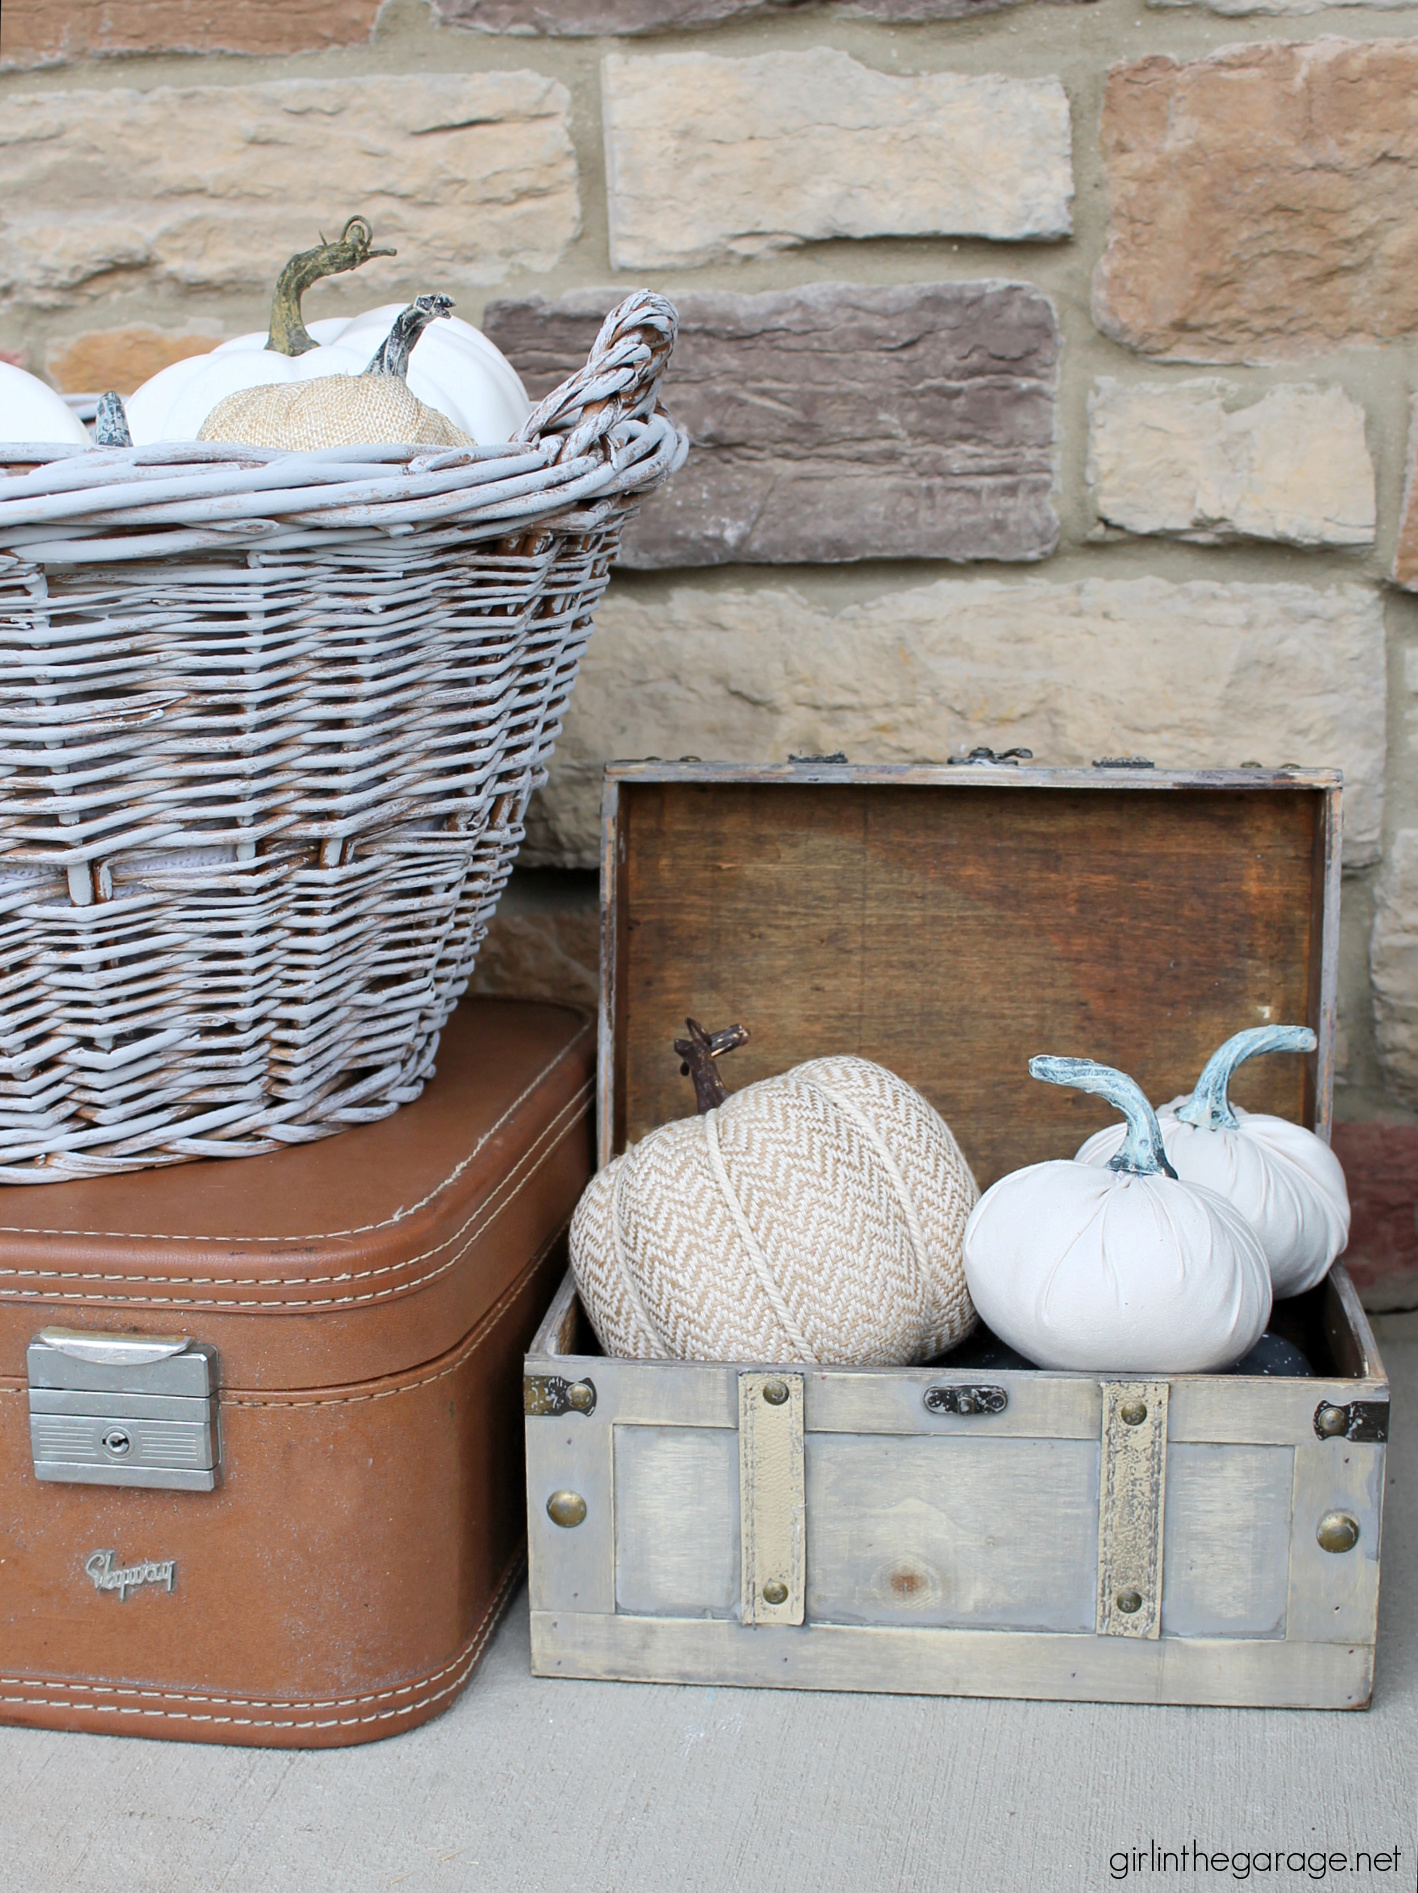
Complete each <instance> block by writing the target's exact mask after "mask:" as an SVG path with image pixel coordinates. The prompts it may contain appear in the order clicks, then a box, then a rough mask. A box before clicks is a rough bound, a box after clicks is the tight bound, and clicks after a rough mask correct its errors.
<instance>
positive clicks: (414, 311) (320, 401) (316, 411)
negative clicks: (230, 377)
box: [197, 296, 473, 452]
mask: <svg viewBox="0 0 1418 1893" xmlns="http://www.w3.org/2000/svg"><path fill="white" fill-rule="evenodd" d="M452 306H453V305H452V303H451V302H450V301H449V300H448V298H447V296H420V297H419V298H418V300H417V302H413V303H410V305H409V307H408V308H407V309H405V310H403V311H402V313H401V314H400V316H399V318H398V320H397V321H396V322H395V324H394V327H393V328H392V329H391V330H390V332H389V336H388V339H387V340H386V342H385V344H384V346H383V348H381V349H380V351H379V353H378V354H377V355H376V356H375V358H374V360H373V361H372V362H371V363H370V364H369V366H368V367H367V368H366V369H365V370H364V372H363V374H359V375H344V374H341V375H325V376H322V377H321V378H320V379H319V380H316V381H307V382H300V383H291V382H275V383H273V384H268V385H267V386H265V387H260V388H245V389H243V390H242V391H241V392H240V393H238V394H229V395H227V397H226V398H225V400H222V401H219V402H218V403H217V405H216V406H215V407H214V408H213V409H212V411H211V413H210V414H209V415H208V416H207V418H206V420H205V421H204V422H203V423H202V428H201V432H200V433H199V434H198V436H197V438H198V440H221V441H234V442H237V443H239V444H241V445H243V446H247V447H284V448H287V449H289V450H291V451H294V452H301V451H305V452H309V451H313V450H314V449H317V448H320V447H353V446H358V445H360V444H361V443H364V442H370V441H416V442H419V443H422V444H424V445H427V446H431V447H470V446H472V445H473V443H472V442H471V441H470V440H469V439H468V436H467V435H466V434H464V433H463V432H462V431H461V429H459V428H456V427H455V426H454V425H453V423H452V422H451V421H450V420H449V419H448V417H447V416H446V415H445V414H440V413H439V412H438V410H437V408H430V407H426V406H425V405H424V403H423V402H422V401H420V400H419V399H418V397H417V396H416V395H415V394H414V392H413V390H412V389H411V388H410V387H409V385H408V382H407V381H406V380H405V374H406V371H407V369H408V363H409V352H410V350H411V349H412V348H413V346H414V344H415V342H417V341H418V339H419V337H420V335H422V333H423V331H424V329H425V328H426V327H427V325H428V324H429V323H430V322H434V321H437V320H438V319H440V318H441V317H446V316H447V314H448V311H449V310H450V309H451V308H452Z"/></svg>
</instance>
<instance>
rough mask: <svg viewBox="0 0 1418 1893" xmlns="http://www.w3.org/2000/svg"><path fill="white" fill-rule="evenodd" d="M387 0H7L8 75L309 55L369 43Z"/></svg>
mask: <svg viewBox="0 0 1418 1893" xmlns="http://www.w3.org/2000/svg"><path fill="white" fill-rule="evenodd" d="M382 3H383V0H239V3H237V4H233V0H5V3H4V6H3V7H0V71H4V70H5V69H6V68H10V69H15V68H22V67H32V66H54V65H62V64H63V63H64V62H65V61H66V60H69V59H83V58H86V57H92V56H94V55H102V54H105V53H158V52H177V53H211V52H230V53H303V52H313V51H316V50H317V49H319V48H320V47H323V46H356V45H359V44H360V43H361V42H362V41H366V40H368V39H369V37H370V35H371V33H372V32H373V31H374V21H375V18H376V16H377V15H378V12H379V9H380V6H381V5H382Z"/></svg>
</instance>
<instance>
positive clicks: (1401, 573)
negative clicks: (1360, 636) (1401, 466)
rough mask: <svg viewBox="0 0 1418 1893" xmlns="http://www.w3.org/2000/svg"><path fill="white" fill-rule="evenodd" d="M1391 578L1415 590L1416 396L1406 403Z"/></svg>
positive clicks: (1417, 554) (1417, 496)
mask: <svg viewBox="0 0 1418 1893" xmlns="http://www.w3.org/2000/svg"><path fill="white" fill-rule="evenodd" d="M1393 582H1394V584H1395V585H1401V586H1403V588H1404V590H1405V591H1410V592H1412V591H1418V396H1415V397H1414V399H1413V400H1412V401H1411V402H1410V403H1409V411H1408V474H1407V478H1406V480H1405V481H1404V486H1403V511H1402V515H1401V517H1400V519H1399V526H1398V544H1397V546H1396V547H1395V548H1394V555H1393Z"/></svg>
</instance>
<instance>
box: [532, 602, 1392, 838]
mask: <svg viewBox="0 0 1418 1893" xmlns="http://www.w3.org/2000/svg"><path fill="white" fill-rule="evenodd" d="M598 619H599V624H598V629H597V631H596V635H595V636H594V637H593V638H592V640H591V644H590V648H589V650H588V652H587V655H586V658H585V661H584V664H583V667H582V674H581V679H580V682H579V683H578V684H577V687H576V694H575V696H574V697H573V699H572V703H571V709H570V713H569V714H568V716H567V719H566V726H565V730H564V733H563V735H562V738H561V741H560V743H559V744H558V747H557V753H556V756H555V759H554V760H553V762H552V766H551V781H550V783H549V785H548V787H547V788H546V790H544V791H543V792H542V794H541V795H540V796H539V797H538V798H537V800H536V801H535V802H534V804H533V809H532V811H531V816H530V820H529V827H528V846H527V847H526V848H525V849H524V851H523V857H524V859H526V860H528V861H532V860H541V861H544V862H549V863H555V864H558V865H565V866H572V865H576V866H587V867H589V866H592V865H593V864H594V863H595V861H596V858H597V842H598V810H599V801H600V775H601V768H602V765H603V764H604V763H605V762H606V761H607V760H608V759H609V758H611V757H629V756H645V755H652V756H682V755H685V754H693V755H696V756H705V757H716V758H722V759H725V760H728V761H735V762H757V761H773V762H781V761H783V760H784V759H785V758H786V757H787V756H788V755H790V754H794V753H797V754H809V755H822V754H830V753H831V752H832V751H834V750H839V749H840V750H845V751H846V753H847V755H848V756H850V757H851V759H852V760H853V761H854V762H912V761H918V760H934V761H943V760H944V759H945V758H946V757H947V756H949V755H951V754H952V753H957V754H958V753H960V752H962V751H964V750H968V749H969V748H971V747H972V746H973V745H974V744H976V743H987V744H988V745H989V746H990V747H991V748H992V749H1008V748H1011V747H1013V746H1015V745H1023V746H1025V747H1027V748H1029V749H1032V750H1033V751H1034V754H1035V756H1036V758H1037V759H1038V760H1039V761H1040V762H1041V763H1046V764H1059V763H1083V764H1087V763H1089V762H1091V761H1092V760H1093V759H1094V758H1095V757H1099V756H1119V755H1130V754H1133V755H1143V756H1148V757H1151V758H1152V760H1153V761H1154V762H1156V763H1158V764H1159V765H1169V764H1170V765H1181V766H1190V767H1198V766H1211V765H1217V764H1226V765H1232V766H1234V765H1237V764H1240V763H1243V762H1251V761H1259V762H1264V763H1270V764H1280V763H1287V762H1297V763H1303V764H1307V765H1315V766H1324V765H1337V766H1338V767H1340V768H1342V769H1343V770H1344V772H1345V782H1346V789H1345V844H1346V851H1347V852H1346V858H1347V860H1348V861H1349V862H1350V863H1351V864H1358V863H1361V862H1366V861H1372V860H1374V859H1376V858H1377V855H1378V849H1379V834H1380V828H1381V823H1382V813H1383V786H1384V741H1385V663H1384V626H1383V611H1382V605H1381V602H1380V599H1379V597H1378V594H1377V593H1376V592H1375V591H1374V590H1372V589H1371V588H1370V587H1368V586H1362V585H1334V586H1330V587H1328V588H1327V589H1324V590H1321V589H1318V588H1316V587H1312V586H1308V585H1293V584H1279V585H1237V584H1226V583H1219V582H1216V581H1213V580H1197V581H1193V582H1191V583H1187V584H1171V583H1168V582H1167V581H1166V580H1163V579H1160V578H1143V579H1094V580H1089V581H1086V582H1078V583H1073V584H1055V583H1051V582H1049V581H1047V580H1043V579H1032V580H1025V581H1022V582H1020V583H1016V584H1009V583H1005V582H1002V581H1000V580H996V579H960V580H952V579H945V580H942V581H940V582H938V583H936V584H933V585H926V586H922V587H919V588H917V589H914V590H910V591H902V592H894V593H891V594H889V595H887V596H883V597H880V598H877V599H874V600H872V601H871V602H870V603H866V604H856V605H849V606H847V607H846V608H845V609H843V610H840V611H831V610H829V609H827V608H826V607H824V606H821V605H818V604H813V603H810V602H809V601H808V600H807V599H806V598H804V597H803V596H802V595H801V594H799V593H798V592H796V591H792V590H787V589H776V588H773V589H770V588H765V589H763V590H759V591H751V592H750V591H742V590H732V591H716V590H712V589H709V588H707V587H706V588H702V589H701V588H699V587H694V588H690V587H684V588H682V589H677V590H675V591H672V592H671V593H670V594H669V596H668V597H657V598H655V599H653V600H650V599H644V598H643V597H641V596H637V595H636V594H635V593H633V592H628V591H617V590H616V588H615V587H612V590H611V592H610V594H609V595H608V597H607V598H606V599H605V600H604V602H603V603H602V605H601V608H600V612H599V614H598Z"/></svg>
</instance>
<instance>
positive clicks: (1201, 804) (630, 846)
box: [600, 760, 1341, 1189]
mask: <svg viewBox="0 0 1418 1893" xmlns="http://www.w3.org/2000/svg"><path fill="white" fill-rule="evenodd" d="M1340 788H1341V778H1340V776H1339V774H1338V773H1337V772H1335V771H1332V770H1301V769H1280V770H1268V769H1236V770H1207V771H1172V770H1163V769H1154V768H1150V767H1147V768H1142V767H1136V766H1102V767H1098V766H1095V767H1094V768H1092V769H1077V768H1073V769H1039V768H1033V767H1015V766H1002V765H998V764H985V763H976V764H968V765H963V766H959V765H957V766H950V765H920V766H852V765H849V764H846V763H843V762H838V761H835V760H832V761H826V762H821V761H809V762H804V763H796V764H784V765H777V766H763V767H759V766H749V765H738V764H728V763H678V764H667V763H657V762H643V763H613V764H611V765H610V766H609V767H608V769H607V771H606V782H605V794H604V799H603V804H602V849H603V852H602V877H601V886H602V909H603V912H602V924H603V941H602V997H601V1027H600V1030H601V1060H600V1086H601V1098H600V1106H601V1109H600V1124H601V1130H600V1137H601V1147H600V1160H601V1162H603V1163H604V1162H606V1161H607V1160H608V1159H609V1158H610V1157H611V1156H613V1155H614V1154H615V1153H616V1152H617V1151H619V1150H622V1149H624V1148H625V1147H626V1145H627V1144H629V1143H633V1142H634V1141H636V1139H638V1138H640V1137H643V1136H644V1135H645V1133H646V1132H647V1131H649V1130H652V1129H653V1128H654V1127H655V1126H656V1125H658V1124H661V1123H665V1122H667V1121H668V1120H670V1119H672V1118H676V1117H684V1116H687V1115H689V1114H690V1113H691V1112H692V1111H693V1108H694V1099H693V1092H692V1090H691V1087H690V1085H689V1083H688V1081H687V1080H686V1079H685V1078H683V1077H682V1076H681V1075H680V1061H679V1059H678V1057H677V1056H676V1054H675V1052H674V1051H673V1049H672V1044H673V1040H674V1039H675V1038H676V1037H681V1036H683V1031H684V1022H685V1019H686V1018H687V1017H690V1016H692V1017H694V1018H696V1019H698V1020H700V1021H701V1022H702V1023H703V1024H704V1025H705V1026H706V1027H708V1028H709V1029H710V1030H711V1031H712V1030H717V1029H722V1028H724V1027H726V1026H729V1025H731V1024H736V1023H737V1024H742V1025H744V1026H746V1027H747V1028H748V1031H749V1033H750V1039H749V1042H748V1043H747V1044H746V1045H745V1046H744V1047H743V1048H742V1049H741V1050H738V1051H735V1052H734V1054H733V1056H732V1059H731V1060H728V1061H725V1062H726V1069H725V1073H724V1075H725V1078H726V1080H727V1082H728V1084H729V1087H730V1089H732V1090H737V1089H740V1088H741V1087H742V1086H743V1085H745V1084H749V1083H752V1082H754V1081H755V1080H757V1079H760V1078H766V1077H769V1076H772V1075H773V1074H775V1073H778V1072H782V1071H785V1070H787V1069H788V1068H789V1067H790V1066H792V1065H795V1064H797V1063H799V1062H800V1061H801V1060H803V1059H808V1058H815V1057H820V1056H822V1055H824V1054H828V1053H834V1052H845V1053H855V1054H857V1055H859V1056H861V1057H864V1058H870V1059H874V1060H876V1061H877V1062H878V1063H880V1064H883V1065H886V1066H887V1067H889V1068H890V1069H891V1070H892V1071H895V1072H897V1073H899V1074H900V1076H901V1077H903V1078H904V1079H906V1080H907V1081H908V1083H910V1084H912V1085H914V1086H916V1088H917V1089H918V1090H920V1091H922V1092H923V1093H924V1094H925V1096H926V1097H927V1098H929V1099H930V1101H931V1103H932V1104H934V1105H935V1107H936V1108H937V1109H938V1110H939V1111H940V1112H941V1113H942V1115H943V1116H944V1117H945V1119H946V1121H947V1122H948V1123H949V1124H950V1127H951V1129H952V1130H953V1131H954V1133H955V1135H956V1138H957V1139H958V1141H959V1143H960V1145H961V1148H962V1149H963V1150H964V1152H965V1154H966V1156H967V1157H968V1159H969V1161H970V1163H971V1165H972V1167H973V1169H974V1171H975V1175H976V1178H977V1179H978V1181H979V1183H980V1186H981V1188H982V1189H983V1188H986V1187H988V1185H989V1184H991V1183H992V1182H994V1181H995V1180H996V1178H998V1177H1000V1176H1002V1175H1004V1174H1005V1173H1006V1172H1007V1171H1009V1170H1013V1169H1016V1168H1018V1167H1019V1166H1020V1165H1023V1164H1027V1163H1034V1162H1038V1161H1040V1160H1042V1159H1044V1158H1049V1157H1060V1156H1071V1155H1072V1154H1073V1152H1074V1150H1075V1149H1076V1148H1077V1147H1078V1145H1079V1144H1080V1143H1081V1142H1082V1141H1083V1139H1084V1138H1085V1137H1086V1136H1088V1135H1089V1134H1090V1133H1091V1132H1092V1131H1094V1130H1096V1129H1098V1128H1100V1127H1101V1126H1102V1125H1103V1124H1105V1123H1108V1122H1111V1121H1112V1118H1111V1114H1110V1113H1109V1111H1108V1109H1107V1107H1106V1106H1105V1105H1103V1104H1101V1103H1100V1101H1099V1100H1098V1099H1096V1098H1093V1097H1090V1096H1088V1095H1087V1094H1085V1093H1082V1092H1074V1091H1068V1090H1064V1089H1062V1088H1060V1087H1058V1086H1055V1085H1044V1084H1039V1083H1037V1082H1036V1081H1035V1080H1033V1079H1031V1078H1030V1076H1029V1071H1028V1061H1029V1059H1030V1058H1031V1057H1032V1056H1034V1055H1035V1054H1037V1053H1054V1054H1063V1055H1069V1056H1077V1057H1086V1058H1093V1059H1097V1060H1100V1061H1101V1062H1102V1063H1104V1064H1108V1065H1115V1066H1118V1067H1119V1068H1121V1069H1122V1070H1124V1071H1127V1072H1129V1073H1130V1074H1131V1075H1132V1076H1133V1077H1135V1078H1136V1079H1137V1081H1138V1083H1139V1084H1140V1085H1141V1086H1142V1088H1143V1090H1144V1091H1145V1092H1146V1093H1147V1095H1148V1096H1149V1097H1150V1098H1151V1099H1153V1100H1154V1102H1157V1103H1162V1102H1164V1101H1166V1100H1167V1099H1169V1098H1172V1097H1174V1096H1176V1095H1177V1094H1178V1093H1180V1092H1184V1091H1189V1090H1190V1089H1191V1087H1192V1085H1193V1084H1194V1083H1195V1081H1196V1078H1197V1075H1198V1074H1199V1072H1200V1071H1201V1068H1202V1066H1203V1064H1204V1063H1205V1062H1206V1059H1207V1057H1208V1056H1209V1055H1210V1053H1211V1052H1212V1051H1214V1050H1215V1048H1216V1047H1217V1046H1218V1045H1219V1044H1220V1043H1221V1041H1222V1040H1223V1039H1225V1038H1227V1037H1229V1036H1230V1035H1231V1034H1232V1033H1233V1032H1239V1031H1241V1030H1242V1029H1243V1028H1245V1027H1248V1026H1257V1025H1271V1024H1307V1025H1310V1026H1311V1027H1313V1029H1314V1031H1315V1033H1316V1036H1317V1038H1318V1047H1317V1050H1316V1051H1315V1052H1314V1053H1313V1054H1312V1055H1310V1056H1308V1057H1299V1056H1290V1057H1285V1058H1259V1059H1255V1060H1253V1061H1251V1062H1250V1063H1249V1064H1247V1065H1245V1066H1243V1067H1242V1068H1241V1070H1240V1072H1239V1073H1238V1074H1237V1077H1236V1081H1235V1084H1234V1086H1233V1096H1234V1097H1235V1100H1236V1102H1238V1103H1239V1104H1242V1105H1243V1106H1245V1107H1246V1108H1247V1109H1248V1110H1259V1111H1269V1112H1273V1113H1275V1114H1276V1115H1278V1116H1281V1117H1288V1118H1290V1119H1292V1120H1294V1121H1296V1122H1299V1123H1302V1124H1305V1125H1308V1126H1310V1127H1311V1128H1313V1129H1315V1130H1317V1131H1318V1132H1320V1134H1321V1135H1325V1134H1327V1132H1328V1127H1329V1118H1330V1104H1331V1093H1332V1087H1333V1058H1334V1016H1335V994H1336V976H1337V956H1338V927H1339V868H1340V863H1339V843H1340Z"/></svg>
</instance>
